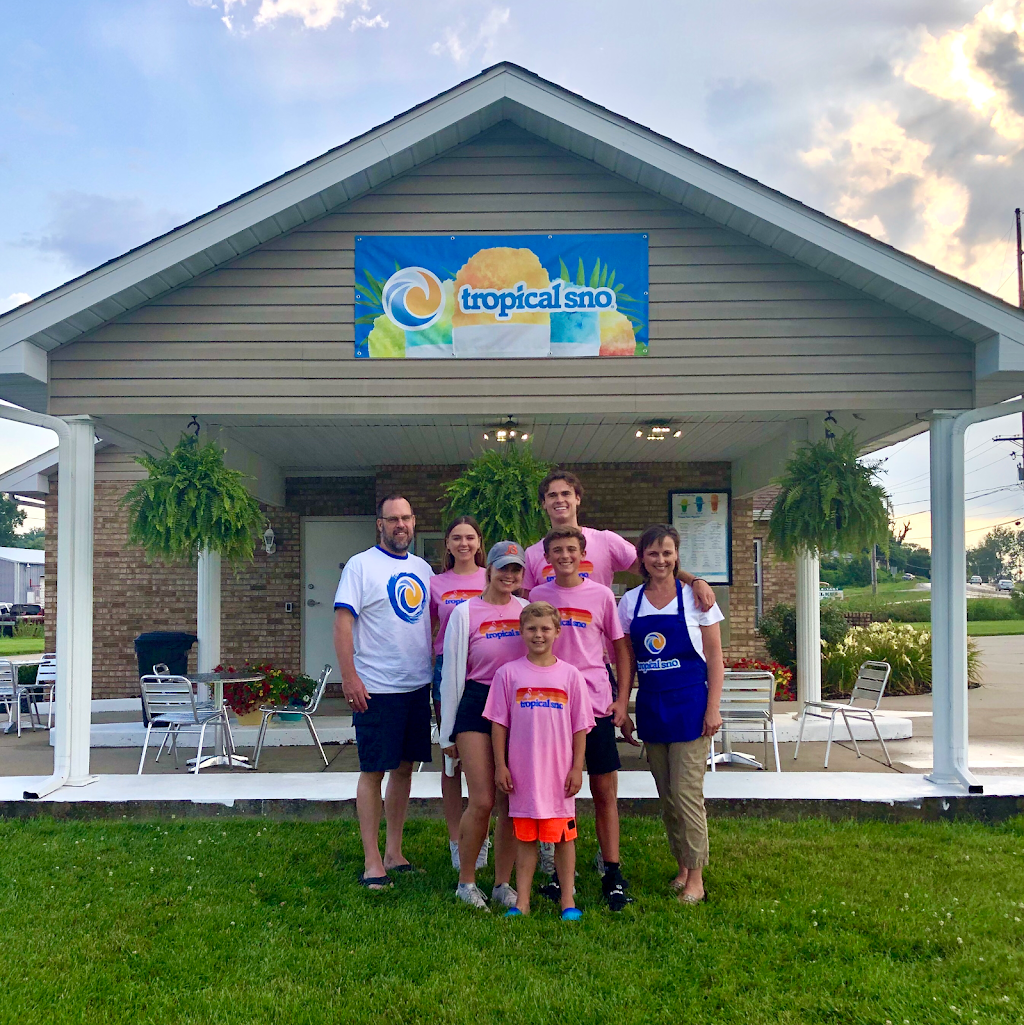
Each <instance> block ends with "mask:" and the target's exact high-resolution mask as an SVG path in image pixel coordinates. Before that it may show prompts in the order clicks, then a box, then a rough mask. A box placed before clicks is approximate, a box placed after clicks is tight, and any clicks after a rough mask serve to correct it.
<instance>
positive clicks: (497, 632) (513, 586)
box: [441, 541, 527, 911]
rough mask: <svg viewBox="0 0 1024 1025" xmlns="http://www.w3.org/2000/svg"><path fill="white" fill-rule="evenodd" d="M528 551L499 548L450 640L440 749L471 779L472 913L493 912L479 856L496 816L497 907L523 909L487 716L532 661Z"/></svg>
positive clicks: (463, 827) (467, 858)
mask: <svg viewBox="0 0 1024 1025" xmlns="http://www.w3.org/2000/svg"><path fill="white" fill-rule="evenodd" d="M523 562H524V560H523V549H522V547H521V546H520V545H518V544H516V543H515V542H514V541H499V542H498V543H497V544H496V545H494V546H493V547H492V548H491V550H490V551H489V552H488V553H487V586H486V587H485V588H484V592H483V594H481V595H480V597H479V598H471V599H470V600H469V601H467V602H465V603H464V604H462V605H459V606H457V607H456V609H455V610H454V612H452V614H451V618H450V619H449V620H448V628H447V630H446V631H445V637H444V665H443V668H442V671H441V750H442V752H443V753H444V755H445V764H446V767H447V765H448V764H450V763H449V759H452V758H455V757H458V758H460V759H461V761H462V771H463V772H464V773H465V774H466V785H467V788H468V790H469V802H468V804H467V805H466V810H465V812H463V814H462V822H461V824H460V827H459V866H460V867H459V885H458V887H457V889H456V891H455V895H456V896H457V897H458V898H459V899H460V900H462V901H465V903H467V904H469V905H470V906H472V907H475V908H479V909H481V910H483V911H486V910H487V900H486V899H485V897H484V895H483V894H482V893H481V892H480V890H479V889H478V888H477V885H476V870H475V867H474V866H475V865H476V861H477V856H478V852H479V851H480V849H481V847H482V845H483V843H484V840H485V839H486V837H487V830H488V828H489V826H490V822H491V812H492V810H497V817H498V821H497V825H496V826H495V829H494V890H493V891H492V893H491V900H493V901H495V902H496V903H498V904H503V905H505V906H506V907H512V906H513V905H514V904H515V902H516V892H515V890H513V889H512V887H511V885H510V880H511V877H512V867H513V864H514V861H515V843H514V840H513V835H512V823H511V821H510V820H509V817H508V800H507V798H506V796H505V795H504V794H500V795H498V796H497V799H496V798H495V792H494V755H493V752H492V749H491V723H490V720H488V719H485V718H484V715H483V711H484V705H485V704H486V702H487V695H488V693H489V692H490V686H491V681H492V680H493V679H494V674H495V673H496V672H497V671H498V670H499V669H500V668H501V667H502V666H503V665H505V664H506V663H508V662H512V661H515V659H517V658H522V657H523V656H524V655H525V654H526V646H525V644H524V643H523V639H522V636H521V634H520V630H519V612H520V609H521V608H522V607H523V606H524V605H526V604H527V603H526V601H524V600H523V599H522V598H519V597H517V596H516V591H518V590H519V588H520V586H521V585H522V582H523Z"/></svg>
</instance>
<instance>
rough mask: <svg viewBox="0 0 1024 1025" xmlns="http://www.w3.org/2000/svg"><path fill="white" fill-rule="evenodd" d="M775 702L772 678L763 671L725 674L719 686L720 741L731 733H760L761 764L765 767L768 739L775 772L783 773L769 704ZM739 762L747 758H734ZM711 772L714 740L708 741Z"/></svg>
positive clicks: (713, 757)
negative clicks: (770, 742) (761, 745)
mask: <svg viewBox="0 0 1024 1025" xmlns="http://www.w3.org/2000/svg"><path fill="white" fill-rule="evenodd" d="M774 698H775V677H774V676H773V675H772V674H771V673H769V672H767V671H766V670H761V671H756V672H749V673H742V672H732V671H728V672H726V674H725V679H724V681H723V683H722V700H721V703H720V706H719V708H720V710H721V714H722V730H721V733H722V740H723V745H724V742H725V740H726V739H727V738H728V737H729V735H730V734H733V733H751V732H754V733H757V732H759V733H761V735H762V738H763V740H764V764H765V765H767V764H768V738H769V736H770V737H771V740H772V747H773V748H774V750H775V771H776V772H782V764H781V763H780V761H779V740H778V737H777V736H776V734H775V716H774V714H773V711H772V701H773V700H774ZM734 758H735V759H736V760H737V761H738V760H739V759H740V758H742V759H743V760H744V761H747V760H749V761H750V762H752V763H753V764H754V765H755V767H760V766H757V763H756V762H753V760H752V759H749V756H745V755H744V756H741V755H734ZM710 761H711V771H712V772H714V771H715V738H714V737H712V738H711V758H710Z"/></svg>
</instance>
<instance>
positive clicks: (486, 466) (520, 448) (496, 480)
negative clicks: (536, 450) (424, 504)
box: [444, 441, 551, 547]
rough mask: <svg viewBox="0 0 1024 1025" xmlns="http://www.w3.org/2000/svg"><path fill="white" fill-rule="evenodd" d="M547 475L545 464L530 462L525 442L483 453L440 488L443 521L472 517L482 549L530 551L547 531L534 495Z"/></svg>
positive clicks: (527, 444)
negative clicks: (513, 545)
mask: <svg viewBox="0 0 1024 1025" xmlns="http://www.w3.org/2000/svg"><path fill="white" fill-rule="evenodd" d="M550 469H551V464H550V463H545V462H543V461H542V460H540V459H537V458H535V457H534V455H533V450H532V448H531V447H530V444H529V442H522V441H516V442H507V443H506V444H504V445H503V446H502V447H501V449H497V450H496V449H491V450H489V451H487V452H484V453H483V455H481V456H478V457H477V458H476V459H474V460H473V462H471V463H470V464H469V465H468V466H467V467H466V469H465V470H463V471H462V473H461V474H460V475H459V476H458V477H457V478H456V479H455V480H453V481H452V482H451V484H448V485H446V486H445V494H446V495H447V498H448V505H447V506H445V509H444V512H445V515H446V516H447V517H448V518H449V520H451V519H454V518H455V517H456V516H467V515H468V516H475V517H476V520H477V522H478V523H479V524H480V529H481V530H482V531H483V535H484V539H485V541H486V543H487V544H488V545H492V544H494V543H495V542H497V541H517V542H518V543H519V544H521V545H523V546H524V547H525V546H527V545H531V544H533V543H534V542H535V541H539V540H540V538H541V537H542V535H543V534H544V533H545V531H546V530H547V520H546V518H545V516H544V513H543V511H542V510H541V507H540V503H539V501H538V500H537V489H538V487H539V486H540V482H541V481H542V480H543V479H544V477H545V475H546V474H547V472H548V470H550Z"/></svg>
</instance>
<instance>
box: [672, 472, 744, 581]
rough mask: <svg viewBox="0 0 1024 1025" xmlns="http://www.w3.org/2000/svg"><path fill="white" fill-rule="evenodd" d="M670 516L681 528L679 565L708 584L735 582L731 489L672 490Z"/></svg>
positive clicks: (675, 525) (677, 527)
mask: <svg viewBox="0 0 1024 1025" xmlns="http://www.w3.org/2000/svg"><path fill="white" fill-rule="evenodd" d="M668 497H669V520H670V521H671V523H672V526H673V527H675V528H676V530H678V531H679V565H680V566H682V568H683V569H685V570H686V571H687V572H689V573H692V574H693V575H694V576H698V577H701V578H702V579H704V580H706V581H707V582H708V583H709V584H731V583H732V532H731V530H730V523H731V519H730V516H729V497H730V496H729V492H728V491H673V492H671V493H670V494H669V496H668Z"/></svg>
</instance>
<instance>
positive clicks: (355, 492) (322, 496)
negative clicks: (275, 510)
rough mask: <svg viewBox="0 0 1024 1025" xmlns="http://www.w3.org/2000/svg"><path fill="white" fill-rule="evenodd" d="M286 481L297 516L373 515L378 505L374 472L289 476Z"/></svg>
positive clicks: (287, 494) (288, 497)
mask: <svg viewBox="0 0 1024 1025" xmlns="http://www.w3.org/2000/svg"><path fill="white" fill-rule="evenodd" d="M284 485H285V491H284V494H285V498H284V504H285V508H287V509H289V510H290V511H291V512H294V513H295V514H296V515H297V516H372V515H373V513H374V509H375V506H376V501H377V500H376V498H375V496H374V478H373V476H372V475H371V476H368V477H289V478H287V479H286V480H285V482H284ZM276 529H277V528H275V530H276Z"/></svg>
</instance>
